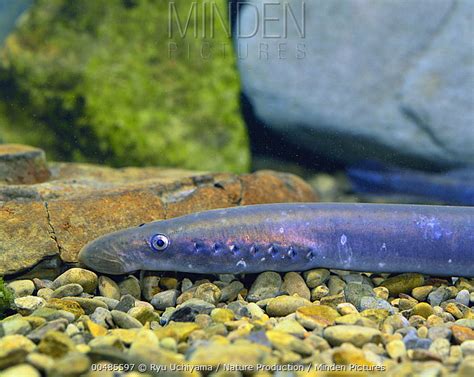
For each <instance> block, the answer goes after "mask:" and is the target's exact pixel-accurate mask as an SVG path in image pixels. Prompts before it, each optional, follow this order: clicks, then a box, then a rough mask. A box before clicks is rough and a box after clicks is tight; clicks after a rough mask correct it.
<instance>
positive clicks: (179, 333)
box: [155, 322, 199, 342]
mask: <svg viewBox="0 0 474 377" xmlns="http://www.w3.org/2000/svg"><path fill="white" fill-rule="evenodd" d="M198 329H199V326H198V325H197V324H195V323H189V322H171V323H169V324H168V325H167V326H165V327H162V328H160V329H158V330H155V334H156V336H157V337H158V339H163V338H167V337H171V338H174V339H176V340H177V341H178V342H182V341H186V340H187V339H188V337H189V336H190V335H191V333H193V332H194V331H196V330H198Z"/></svg>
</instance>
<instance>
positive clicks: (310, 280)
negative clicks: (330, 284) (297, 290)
mask: <svg viewBox="0 0 474 377" xmlns="http://www.w3.org/2000/svg"><path fill="white" fill-rule="evenodd" d="M329 275H330V273H329V270H326V269H324V268H318V269H314V270H309V271H305V272H304V273H303V277H304V279H305V281H306V284H307V285H308V287H309V288H315V287H317V286H318V285H321V284H323V283H324V282H325V281H326V280H327V279H328V278H329Z"/></svg>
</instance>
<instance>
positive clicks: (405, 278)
mask: <svg viewBox="0 0 474 377" xmlns="http://www.w3.org/2000/svg"><path fill="white" fill-rule="evenodd" d="M424 281H425V278H424V276H423V275H421V274H415V273H407V274H400V275H396V276H392V277H390V278H388V279H386V280H384V282H383V283H382V284H381V286H382V287H385V288H387V289H388V290H389V292H390V296H392V297H398V295H399V294H400V293H410V292H411V291H412V290H413V289H414V288H416V287H419V286H420V285H423V283H424Z"/></svg>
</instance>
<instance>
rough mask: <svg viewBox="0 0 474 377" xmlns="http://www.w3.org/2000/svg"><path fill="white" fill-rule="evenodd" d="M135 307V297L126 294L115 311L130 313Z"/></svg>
mask: <svg viewBox="0 0 474 377" xmlns="http://www.w3.org/2000/svg"><path fill="white" fill-rule="evenodd" d="M134 306H135V297H134V296H132V295H129V294H125V295H123V296H122V298H121V299H120V301H119V303H118V304H117V305H116V306H115V308H114V310H118V311H121V312H125V313H126V312H128V311H129V310H130V309H131V308H133V307H134Z"/></svg>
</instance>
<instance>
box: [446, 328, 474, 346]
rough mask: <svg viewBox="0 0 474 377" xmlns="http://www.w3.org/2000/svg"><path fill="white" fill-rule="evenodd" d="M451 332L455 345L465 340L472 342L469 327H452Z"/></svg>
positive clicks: (473, 335)
mask: <svg viewBox="0 0 474 377" xmlns="http://www.w3.org/2000/svg"><path fill="white" fill-rule="evenodd" d="M451 331H452V332H453V339H454V342H455V343H456V344H461V343H463V342H465V341H466V340H474V330H472V329H470V328H469V327H464V326H459V325H457V324H456V325H453V326H451Z"/></svg>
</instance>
